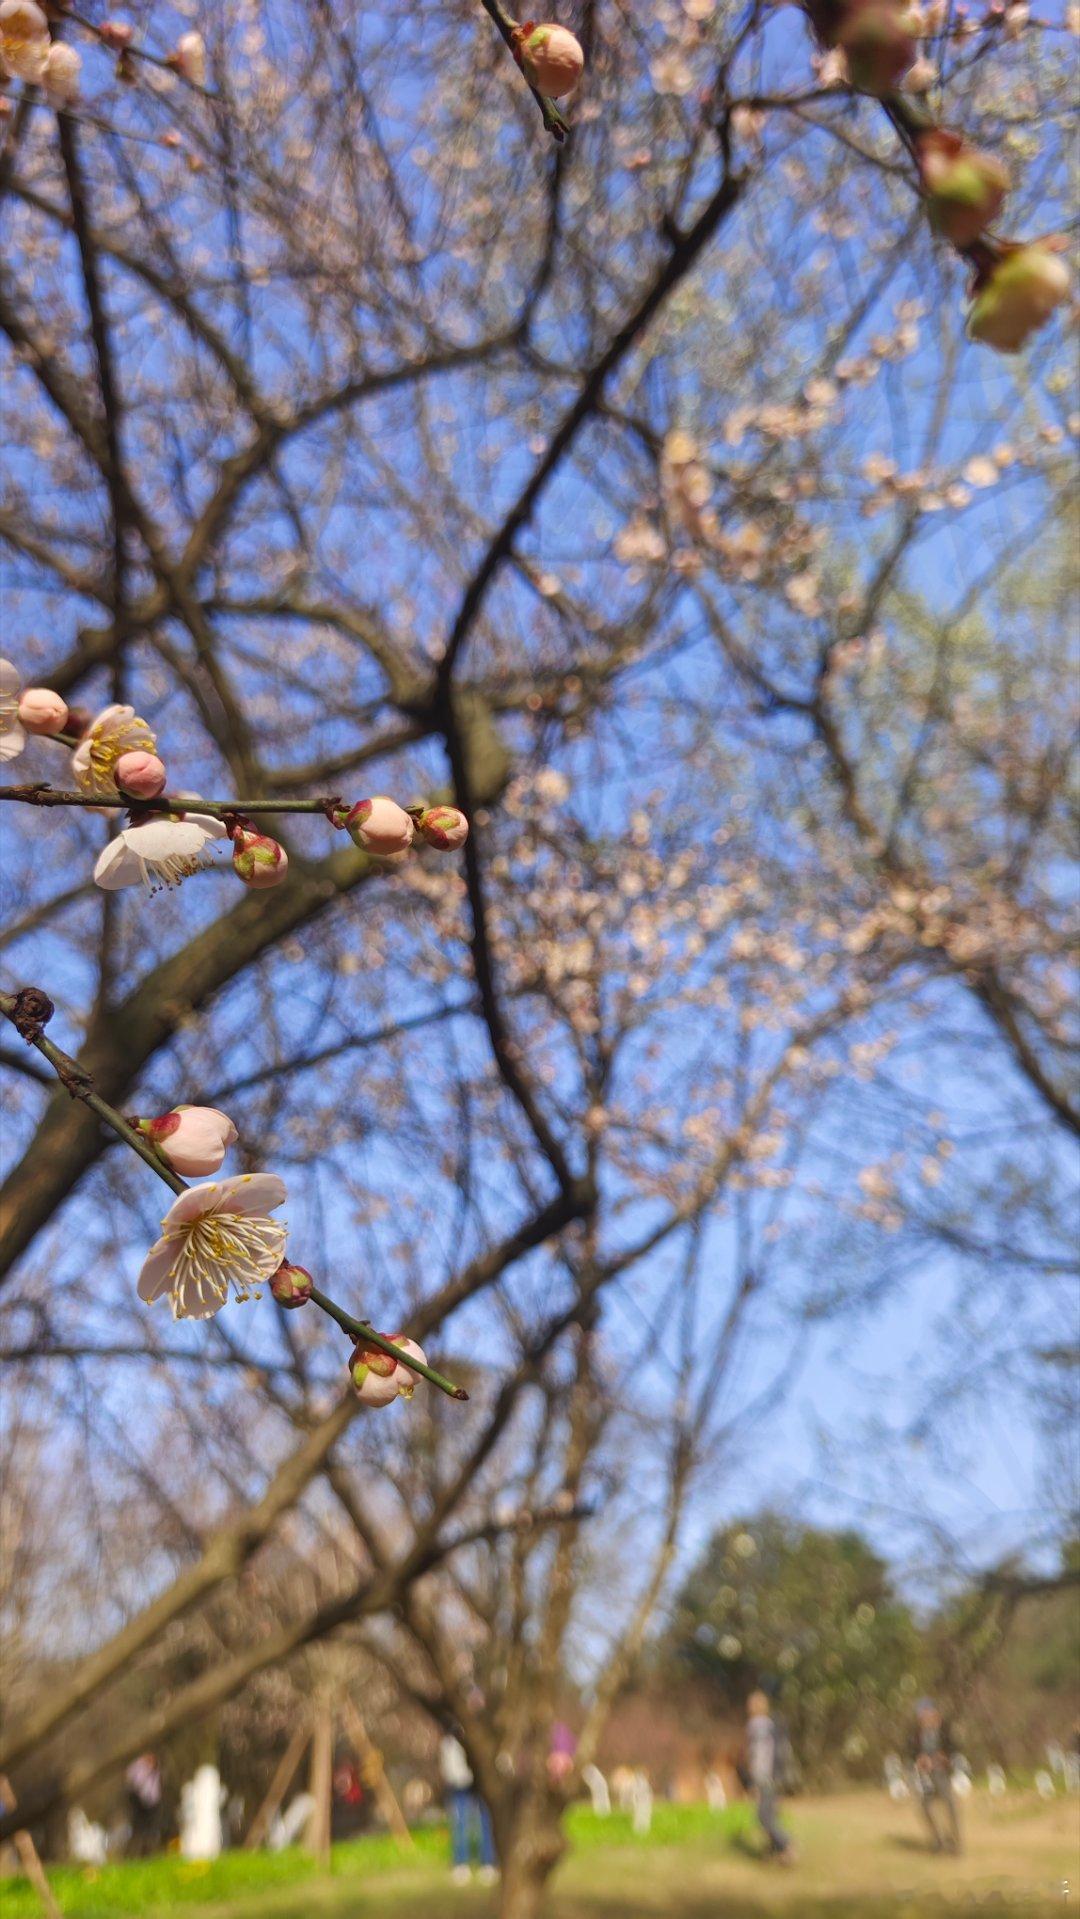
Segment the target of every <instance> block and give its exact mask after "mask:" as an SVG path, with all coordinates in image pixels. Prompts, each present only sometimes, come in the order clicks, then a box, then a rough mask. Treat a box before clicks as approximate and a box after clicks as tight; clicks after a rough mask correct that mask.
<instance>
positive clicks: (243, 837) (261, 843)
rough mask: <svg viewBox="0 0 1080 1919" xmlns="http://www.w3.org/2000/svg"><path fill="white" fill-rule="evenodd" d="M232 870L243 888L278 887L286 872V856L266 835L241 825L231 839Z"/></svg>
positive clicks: (277, 844) (282, 849)
mask: <svg viewBox="0 0 1080 1919" xmlns="http://www.w3.org/2000/svg"><path fill="white" fill-rule="evenodd" d="M232 843H233V861H232V863H233V871H234V873H235V874H236V875H237V877H238V878H239V879H242V880H243V882H244V885H245V886H251V887H254V888H255V889H256V891H258V890H259V888H261V887H265V886H278V885H280V883H281V881H282V880H283V879H284V878H285V875H286V873H287V872H288V870H289V856H288V854H287V853H286V851H285V848H284V847H283V846H282V845H280V843H279V842H278V841H277V840H274V839H271V838H270V835H269V834H268V833H255V832H252V831H250V830H249V829H248V828H246V827H243V826H240V827H237V829H236V831H235V832H234V834H233V836H232Z"/></svg>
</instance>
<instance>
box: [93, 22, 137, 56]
mask: <svg viewBox="0 0 1080 1919" xmlns="http://www.w3.org/2000/svg"><path fill="white" fill-rule="evenodd" d="M98 33H99V35H100V37H101V39H102V40H103V41H104V43H105V45H106V46H107V47H112V48H114V50H115V51H116V52H117V53H123V51H124V49H125V47H130V45H131V43H132V41H133V40H134V38H135V29H134V27H130V26H129V25H128V23H127V21H126V20H103V21H102V23H101V26H100V27H99V28H98Z"/></svg>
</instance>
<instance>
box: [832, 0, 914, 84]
mask: <svg viewBox="0 0 1080 1919" xmlns="http://www.w3.org/2000/svg"><path fill="white" fill-rule="evenodd" d="M914 28H915V23H914V21H913V19H912V18H911V17H910V16H909V15H907V14H905V13H904V12H903V11H902V10H901V9H900V8H899V7H898V6H896V5H890V4H889V0H853V4H852V5H851V6H850V7H849V9H848V12H847V14H846V17H845V18H844V19H843V20H842V21H841V23H840V26H839V28H838V30H837V34H836V44H837V46H838V47H840V48H841V49H842V51H843V53H844V55H845V57H846V59H847V67H848V76H849V78H850V80H851V84H852V86H853V87H857V88H858V91H859V92H860V93H871V94H874V95H875V96H876V97H877V98H879V99H880V98H881V96H882V95H883V94H886V93H892V92H893V90H894V88H896V87H898V86H899V84H900V82H901V80H902V79H903V77H904V75H905V73H906V72H907V70H908V68H909V67H910V66H911V64H912V61H913V60H914V58H915V55H916V53H917V52H918V47H917V44H916V38H915V31H917V29H915V31H913V29H914Z"/></svg>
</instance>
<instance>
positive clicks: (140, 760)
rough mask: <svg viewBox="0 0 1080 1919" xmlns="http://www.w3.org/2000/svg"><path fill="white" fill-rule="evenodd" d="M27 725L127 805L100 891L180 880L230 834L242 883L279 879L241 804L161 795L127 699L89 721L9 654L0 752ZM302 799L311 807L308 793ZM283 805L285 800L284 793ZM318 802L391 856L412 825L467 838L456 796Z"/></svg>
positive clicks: (450, 842)
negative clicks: (407, 803)
mask: <svg viewBox="0 0 1080 1919" xmlns="http://www.w3.org/2000/svg"><path fill="white" fill-rule="evenodd" d="M29 734H41V735H52V736H53V737H54V738H58V740H59V741H60V743H61V744H63V745H69V746H73V751H72V753H71V776H72V779H73V780H74V782H75V785H76V786H77V787H78V789H79V792H80V794H82V795H83V796H84V798H85V799H87V800H94V801H100V802H101V804H102V810H103V811H109V810H111V809H112V808H114V807H117V806H126V807H127V809H128V816H129V821H128V824H127V825H126V826H124V827H122V828H121V829H120V831H119V832H118V833H117V834H116V836H115V838H113V839H112V840H110V841H109V844H108V845H107V846H106V847H105V848H104V850H103V851H102V853H101V854H100V856H99V858H98V861H97V864H96V866H95V868H94V880H95V882H96V884H97V885H98V886H100V887H102V888H104V889H105V890H106V891H108V892H111V891H114V890H115V889H116V888H117V887H123V886H132V885H137V884H139V883H140V882H142V883H143V884H145V885H146V886H148V887H149V889H150V891H151V892H156V891H159V890H160V889H161V888H162V887H167V886H177V885H179V883H180V881H181V880H184V879H186V878H188V877H189V875H190V874H192V873H196V872H198V871H199V870H200V868H202V867H204V866H206V865H207V864H208V863H209V862H208V860H207V849H208V848H209V849H211V850H212V849H213V846H214V843H215V842H216V841H220V840H224V839H228V840H229V841H230V842H231V845H232V864H233V871H234V873H235V874H236V875H237V878H238V879H241V880H242V881H243V882H244V885H245V886H249V887H251V888H252V889H253V890H255V891H259V890H261V889H262V888H265V887H269V886H278V885H280V883H281V881H282V880H283V879H284V878H285V877H286V875H287V873H288V870H289V858H288V854H287V853H286V851H285V848H284V847H283V846H282V845H281V844H280V842H279V841H278V840H275V839H273V838H271V836H270V835H269V834H268V833H261V832H259V831H258V829H257V828H256V827H255V826H254V825H253V824H252V822H251V820H250V819H248V818H247V817H246V816H245V815H244V813H243V811H242V808H241V807H240V806H239V805H237V806H236V807H233V806H231V805H228V806H220V807H215V811H214V813H213V814H211V813H208V812H202V811H200V810H199V808H198V802H195V803H194V810H193V811H191V812H188V811H187V808H186V807H185V806H178V805H177V804H176V803H175V802H174V801H168V800H166V799H165V798H164V792H165V785H166V781H167V778H168V775H167V773H166V769H165V763H164V761H163V760H162V759H161V758H160V757H159V755H158V751H157V740H156V738H155V735H154V734H153V732H152V731H151V729H150V727H149V726H148V724H147V722H146V721H145V720H144V719H142V718H141V717H140V716H139V714H137V713H136V711H135V709H134V707H132V706H123V705H113V706H107V707H105V709H104V710H103V711H102V712H101V713H99V714H98V715H97V717H96V718H95V719H93V720H90V721H86V719H85V718H84V717H83V716H81V715H79V714H77V713H74V712H72V711H71V710H70V709H69V708H68V706H67V704H66V702H65V701H64V700H63V699H61V697H60V695H59V694H58V693H54V692H52V691H51V690H50V689H49V688H47V687H38V686H36V687H28V688H27V689H26V690H25V691H20V683H19V675H18V673H17V671H16V669H15V668H14V666H12V664H11V662H10V661H9V660H0V760H12V759H15V758H16V757H17V756H18V755H19V754H20V753H21V752H22V751H23V748H24V747H25V745H26V742H27V736H28V735H29ZM205 804H206V803H205V802H204V805H205ZM305 805H306V807H307V810H311V803H305ZM283 810H286V811H288V810H289V804H288V802H284V803H283ZM325 810H326V812H327V816H328V818H329V819H330V820H331V822H332V824H333V825H334V826H335V827H338V828H340V829H341V830H343V831H345V832H347V833H348V834H349V837H350V838H351V839H352V840H353V842H354V844H355V845H356V846H358V847H360V848H361V849H362V850H363V851H364V852H366V853H370V854H371V855H372V856H373V857H375V858H377V859H381V860H385V861H387V862H389V863H393V862H396V861H397V860H400V859H401V858H402V857H403V856H404V855H405V854H406V853H407V852H408V850H409V848H410V846H411V845H412V843H413V840H414V838H415V837H416V835H417V834H419V835H420V838H421V839H422V840H423V841H424V842H425V843H426V844H427V845H428V846H433V847H437V848H438V849H439V850H440V851H443V852H450V851H454V850H456V849H457V848H458V847H460V846H462V845H464V843H465V840H466V839H467V838H468V833H469V823H468V821H467V819H466V818H465V815H464V813H462V812H461V811H460V810H459V808H458V807H456V806H417V807H413V808H412V809H411V811H409V812H406V810H405V808H404V807H402V806H399V805H398V803H397V801H396V800H393V799H390V798H388V797H387V796H386V795H385V794H376V795H375V796H374V797H373V798H372V799H366V800H359V801H357V803H356V804H355V805H353V806H346V805H344V804H343V803H342V802H340V801H332V802H328V803H327V804H326V809H325ZM218 814H220V815H221V817H216V815H218Z"/></svg>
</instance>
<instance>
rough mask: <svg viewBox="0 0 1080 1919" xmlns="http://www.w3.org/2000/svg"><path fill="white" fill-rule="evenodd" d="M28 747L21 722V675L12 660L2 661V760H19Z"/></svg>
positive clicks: (0, 718)
mask: <svg viewBox="0 0 1080 1919" xmlns="http://www.w3.org/2000/svg"><path fill="white" fill-rule="evenodd" d="M25 745H26V733H25V731H24V729H23V727H22V726H21V725H20V722H19V675H18V673H17V672H16V670H15V668H14V667H13V666H12V664H11V661H10V660H0V760H17V759H18V757H19V754H20V753H21V752H22V750H23V747H24V746H25Z"/></svg>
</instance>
